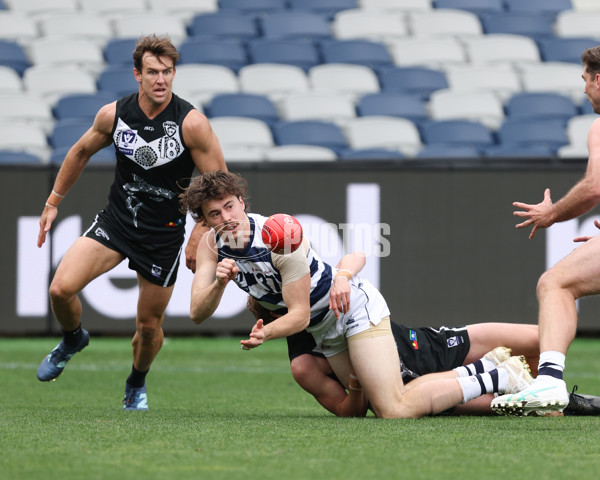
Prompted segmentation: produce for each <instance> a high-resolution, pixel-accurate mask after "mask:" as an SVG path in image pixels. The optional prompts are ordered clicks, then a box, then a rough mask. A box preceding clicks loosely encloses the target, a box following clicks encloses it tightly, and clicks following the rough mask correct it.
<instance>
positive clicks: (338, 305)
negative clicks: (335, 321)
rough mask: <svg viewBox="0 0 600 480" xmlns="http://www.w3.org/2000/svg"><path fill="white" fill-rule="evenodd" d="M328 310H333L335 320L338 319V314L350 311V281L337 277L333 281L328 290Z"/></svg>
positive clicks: (343, 277)
mask: <svg viewBox="0 0 600 480" xmlns="http://www.w3.org/2000/svg"><path fill="white" fill-rule="evenodd" d="M329 310H333V313H334V314H335V318H340V313H346V312H347V311H348V310H350V281H349V280H348V277H345V276H339V277H335V278H334V279H333V285H332V286H331V290H329Z"/></svg>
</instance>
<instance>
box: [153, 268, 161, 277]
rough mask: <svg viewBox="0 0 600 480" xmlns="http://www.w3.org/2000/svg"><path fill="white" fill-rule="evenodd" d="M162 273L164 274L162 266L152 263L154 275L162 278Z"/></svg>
mask: <svg viewBox="0 0 600 480" xmlns="http://www.w3.org/2000/svg"><path fill="white" fill-rule="evenodd" d="M161 275H162V267H159V266H158V265H152V276H153V277H157V278H160V276H161Z"/></svg>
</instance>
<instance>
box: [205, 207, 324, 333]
mask: <svg viewBox="0 0 600 480" xmlns="http://www.w3.org/2000/svg"><path fill="white" fill-rule="evenodd" d="M248 219H249V220H250V238H249V242H248V245H247V246H246V248H245V249H243V250H233V249H231V248H229V247H228V246H227V245H224V244H223V240H222V239H221V238H220V237H219V236H218V235H216V233H215V235H216V241H217V249H218V261H219V262H220V261H221V260H223V259H224V258H231V259H233V260H235V263H236V265H237V267H238V268H239V272H238V274H237V277H236V278H235V279H234V281H235V283H236V284H237V285H238V287H240V288H241V289H242V290H244V291H245V292H247V293H248V294H250V295H252V296H253V297H254V298H256V299H257V300H258V301H259V302H260V303H261V304H263V305H265V304H268V305H265V307H266V308H269V309H270V310H274V311H277V312H278V313H285V310H283V311H280V310H282V309H285V304H284V302H283V296H282V293H281V288H282V278H281V274H280V273H279V271H278V270H277V268H276V267H275V265H274V264H273V259H272V258H271V252H270V250H269V249H268V248H267V246H266V245H265V243H264V242H263V240H262V235H261V231H262V227H263V224H264V222H265V220H267V217H264V216H262V215H258V214H255V213H249V214H248ZM306 258H307V261H308V266H309V268H310V311H311V314H310V317H311V318H310V327H313V326H315V325H317V324H319V323H320V322H321V321H322V320H323V319H324V318H325V316H326V315H327V313H328V312H329V290H330V288H331V283H332V269H331V267H330V266H329V265H328V264H326V263H325V262H323V261H322V260H321V259H320V258H319V256H318V255H317V253H316V252H315V251H314V250H313V249H312V248H310V247H309V248H308V252H307V255H306Z"/></svg>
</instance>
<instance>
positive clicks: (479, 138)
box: [421, 120, 495, 150]
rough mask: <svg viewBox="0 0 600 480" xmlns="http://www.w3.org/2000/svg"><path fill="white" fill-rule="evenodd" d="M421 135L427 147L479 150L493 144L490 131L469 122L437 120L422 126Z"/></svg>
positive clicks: (476, 123) (477, 123) (483, 126)
mask: <svg viewBox="0 0 600 480" xmlns="http://www.w3.org/2000/svg"><path fill="white" fill-rule="evenodd" d="M421 135H422V137H423V141H424V143H425V144H427V145H433V144H442V145H454V146H457V145H463V146H471V147H475V148H477V149H479V150H481V149H483V148H486V147H488V146H490V145H493V144H494V143H495V141H494V140H495V139H494V136H493V134H492V131H491V130H490V129H489V128H487V127H486V126H485V125H483V124H482V123H479V122H473V121H470V120H439V121H432V122H429V123H426V124H424V125H422V127H421Z"/></svg>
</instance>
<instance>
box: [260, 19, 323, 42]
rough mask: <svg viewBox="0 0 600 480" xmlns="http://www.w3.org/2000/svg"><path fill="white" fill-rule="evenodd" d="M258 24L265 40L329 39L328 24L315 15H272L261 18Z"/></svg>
mask: <svg viewBox="0 0 600 480" xmlns="http://www.w3.org/2000/svg"><path fill="white" fill-rule="evenodd" d="M259 22H260V23H259V25H260V27H261V29H262V32H263V35H264V36H265V37H266V38H305V39H312V40H320V39H327V38H331V28H330V25H329V22H327V20H325V19H324V18H323V17H322V16H321V15H318V14H316V13H307V12H283V13H272V14H269V15H265V16H264V17H262V18H261V19H260V20H259Z"/></svg>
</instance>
